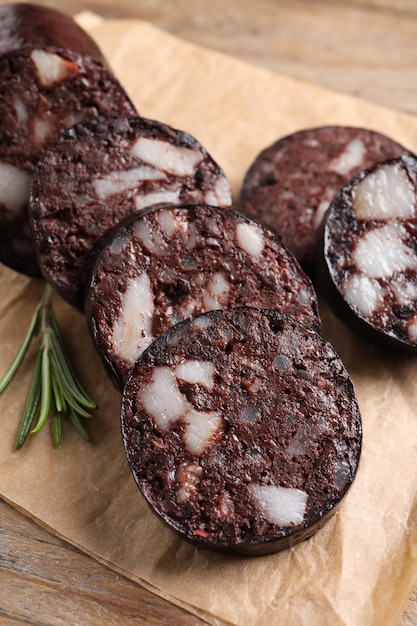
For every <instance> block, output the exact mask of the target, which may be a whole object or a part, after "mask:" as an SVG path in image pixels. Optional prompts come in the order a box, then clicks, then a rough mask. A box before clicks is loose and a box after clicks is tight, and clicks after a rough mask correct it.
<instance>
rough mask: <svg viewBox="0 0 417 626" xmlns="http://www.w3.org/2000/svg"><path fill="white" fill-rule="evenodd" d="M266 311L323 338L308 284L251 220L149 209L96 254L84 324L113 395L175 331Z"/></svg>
mask: <svg viewBox="0 0 417 626" xmlns="http://www.w3.org/2000/svg"><path fill="white" fill-rule="evenodd" d="M240 305H250V306H257V307H267V308H269V309H274V310H277V311H280V312H281V313H285V314H287V315H291V316H293V317H294V318H296V319H297V320H298V321H300V322H302V323H304V324H306V325H308V326H311V327H313V328H314V329H315V330H319V329H320V319H319V315H318V305H317V299H316V295H315V292H314V289H313V287H312V285H311V282H310V280H309V279H308V278H307V276H306V275H305V274H304V272H303V271H302V270H301V268H300V267H299V265H298V263H297V261H296V260H295V259H294V258H293V256H292V255H291V254H290V253H289V252H288V251H287V250H286V249H285V248H284V247H283V246H282V244H281V243H280V241H279V240H278V238H277V237H276V236H275V235H274V234H273V233H272V232H271V231H269V230H268V229H266V228H264V227H263V226H261V225H260V224H258V223H257V222H255V221H254V220H251V219H250V218H248V217H246V216H244V215H242V214H240V213H236V212H234V211H224V210H222V209H218V208H214V207H209V206H188V207H180V208H179V207H171V206H165V207H161V208H158V209H155V210H153V211H151V212H150V213H148V214H147V215H144V216H142V217H135V218H133V219H131V220H129V221H128V222H127V223H126V224H124V225H122V226H121V227H120V228H118V229H117V230H116V231H115V233H114V234H113V235H112V237H111V238H110V241H109V242H108V243H107V245H106V246H105V247H104V248H103V249H102V251H101V253H100V254H99V256H98V258H97V260H96V263H95V265H94V269H93V272H92V276H91V281H90V290H89V296H88V300H87V307H86V308H87V313H88V314H87V319H89V320H90V329H91V333H92V337H93V340H94V343H95V345H96V347H97V349H98V352H99V354H100V355H101V357H102V359H103V362H104V364H105V366H106V367H107V369H108V371H109V373H110V375H111V377H112V378H113V380H114V381H115V383H116V386H119V387H123V384H124V383H125V382H126V379H127V377H128V375H129V373H130V371H131V369H132V367H133V365H134V363H135V361H136V359H137V358H138V356H139V355H140V354H141V352H142V351H143V350H144V349H145V348H146V347H147V346H148V345H149V344H150V343H151V342H152V340H153V339H154V338H155V337H156V336H157V335H159V334H160V333H162V332H164V331H165V330H167V329H168V328H169V327H170V326H172V325H173V324H174V323H176V322H179V321H180V320H183V319H185V318H187V317H190V316H192V315H196V314H198V313H201V312H203V311H209V310H211V309H223V308H227V307H235V306H240Z"/></svg>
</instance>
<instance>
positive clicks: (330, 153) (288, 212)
mask: <svg viewBox="0 0 417 626" xmlns="http://www.w3.org/2000/svg"><path fill="white" fill-rule="evenodd" d="M405 152H406V149H405V148H404V147H403V146H401V145H399V144H398V143H396V142H395V141H393V140H392V139H390V138H389V137H386V136H385V135H382V134H380V133H377V132H375V131H372V130H368V129H363V128H354V127H347V126H325V127H319V128H312V129H308V130H303V131H300V132H297V133H294V134H292V135H289V136H287V137H284V138H283V139H280V140H279V141H277V142H275V143H274V144H272V145H271V146H269V147H268V148H266V149H265V150H263V151H262V152H261V153H260V154H259V155H258V156H257V157H256V159H255V161H254V162H253V163H252V165H251V167H250V168H249V170H248V172H247V174H246V176H245V179H244V182H243V187H242V192H241V199H240V208H241V210H242V211H243V212H244V213H246V214H247V215H249V216H251V217H254V218H255V219H258V220H259V221H261V222H262V223H264V224H265V225H266V226H268V227H269V228H271V230H273V231H274V232H275V233H276V234H277V235H279V236H280V237H281V239H282V241H283V242H284V244H285V245H286V246H287V247H288V248H289V249H290V250H291V252H292V253H293V254H294V255H295V257H296V258H297V259H298V261H299V262H300V263H301V265H302V266H303V267H304V269H306V270H307V271H308V272H310V273H311V272H312V270H313V265H314V257H315V253H316V248H317V242H318V239H319V234H318V233H319V226H320V223H321V220H322V218H323V215H324V213H325V211H326V209H327V208H328V206H329V204H330V201H331V200H332V199H333V197H334V196H335V195H336V193H337V192H338V191H339V189H340V188H341V187H343V185H345V184H346V183H347V182H348V181H349V180H350V179H351V178H352V177H353V176H354V175H356V174H358V173H359V172H360V171H361V170H363V169H365V168H367V167H370V166H371V165H373V164H374V163H376V162H378V161H382V160H385V159H389V158H393V157H399V156H401V155H402V154H403V153H405Z"/></svg>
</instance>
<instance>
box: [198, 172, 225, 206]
mask: <svg viewBox="0 0 417 626" xmlns="http://www.w3.org/2000/svg"><path fill="white" fill-rule="evenodd" d="M204 199H205V202H206V204H209V205H212V206H218V207H227V206H230V205H231V204H232V191H231V188H230V185H229V182H228V181H227V179H226V178H224V177H223V176H221V177H220V178H218V179H217V180H216V184H215V186H214V189H209V190H208V191H206V193H205V194H204Z"/></svg>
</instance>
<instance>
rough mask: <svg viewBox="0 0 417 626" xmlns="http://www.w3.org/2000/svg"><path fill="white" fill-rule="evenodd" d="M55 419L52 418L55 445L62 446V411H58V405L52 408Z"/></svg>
mask: <svg viewBox="0 0 417 626" xmlns="http://www.w3.org/2000/svg"><path fill="white" fill-rule="evenodd" d="M52 413H53V419H52V427H53V431H54V442H55V445H57V446H60V445H61V443H62V413H61V411H58V410H57V408H56V407H53V409H52Z"/></svg>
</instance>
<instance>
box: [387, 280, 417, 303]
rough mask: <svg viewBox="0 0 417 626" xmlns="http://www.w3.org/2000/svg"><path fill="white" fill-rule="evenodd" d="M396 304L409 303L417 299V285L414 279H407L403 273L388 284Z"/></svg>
mask: <svg viewBox="0 0 417 626" xmlns="http://www.w3.org/2000/svg"><path fill="white" fill-rule="evenodd" d="M390 287H391V291H392V292H393V294H394V296H395V298H396V300H397V302H398V304H400V305H410V304H412V302H414V300H417V285H416V283H415V282H414V281H412V280H408V279H407V278H406V277H405V276H404V275H403V274H399V275H398V276H396V277H395V278H393V280H392V281H391V284H390Z"/></svg>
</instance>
